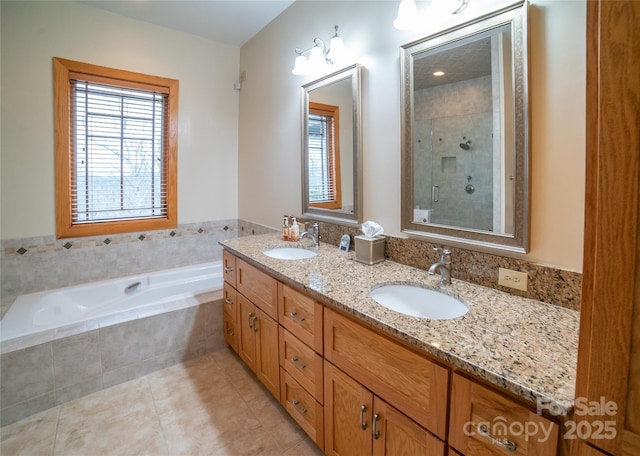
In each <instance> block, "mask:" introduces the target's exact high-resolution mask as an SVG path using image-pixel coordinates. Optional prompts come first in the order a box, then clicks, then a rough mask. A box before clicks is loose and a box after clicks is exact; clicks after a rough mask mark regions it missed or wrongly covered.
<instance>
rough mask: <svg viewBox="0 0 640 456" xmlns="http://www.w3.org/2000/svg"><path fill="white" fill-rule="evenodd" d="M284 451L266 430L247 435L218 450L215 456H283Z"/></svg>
mask: <svg viewBox="0 0 640 456" xmlns="http://www.w3.org/2000/svg"><path fill="white" fill-rule="evenodd" d="M282 453H283V450H282V448H280V446H279V445H278V444H277V443H276V441H275V440H274V439H272V438H271V435H270V434H269V432H267V431H266V430H259V431H257V432H253V433H251V434H246V435H244V436H242V437H241V438H239V439H236V440H234V441H232V442H230V443H229V444H228V445H225V446H224V447H222V448H216V449H215V452H212V453H210V454H215V456H258V455H259V456H282Z"/></svg>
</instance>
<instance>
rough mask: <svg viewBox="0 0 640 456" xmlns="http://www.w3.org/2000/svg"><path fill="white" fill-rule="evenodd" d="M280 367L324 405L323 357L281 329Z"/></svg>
mask: <svg viewBox="0 0 640 456" xmlns="http://www.w3.org/2000/svg"><path fill="white" fill-rule="evenodd" d="M280 366H282V367H283V368H284V369H285V370H286V371H287V372H289V374H290V376H291V377H293V378H294V379H295V380H296V382H298V383H299V384H300V385H302V386H303V387H304V388H305V389H306V390H307V391H308V392H309V393H311V394H312V395H313V397H314V398H315V399H316V400H317V401H318V402H319V403H321V404H322V402H323V393H322V388H323V384H322V356H320V355H318V354H317V353H316V352H315V351H313V349H312V348H311V347H309V346H307V345H305V344H304V343H303V342H302V341H301V340H299V339H298V338H297V337H295V336H294V335H293V334H291V333H290V332H289V331H288V330H286V329H285V328H283V327H282V326H281V327H280Z"/></svg>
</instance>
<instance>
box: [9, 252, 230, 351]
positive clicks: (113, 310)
mask: <svg viewBox="0 0 640 456" xmlns="http://www.w3.org/2000/svg"><path fill="white" fill-rule="evenodd" d="M222 282H223V278H222V264H221V262H212V263H203V264H198V265H192V266H186V267H182V268H176V269H167V270H164V271H158V272H153V273H149V274H140V275H135V276H129V277H124V278H119V279H112V280H104V281H99V282H93V283H88V284H83V285H76V286H71V287H65V288H58V289H54V290H47V291H42V292H37V293H31V294H26V295H22V296H19V297H18V298H17V299H16V300H15V302H14V303H13V305H12V306H11V308H10V309H9V310H8V311H7V313H6V314H5V316H4V318H3V319H2V320H1V321H0V341H1V342H2V343H3V344H5V343H7V342H9V341H12V340H13V339H17V338H23V337H24V336H29V335H36V334H39V333H47V334H49V336H48V337H46V338H45V340H51V339H55V338H56V337H55V334H60V333H65V330H66V334H65V335H68V334H69V328H70V327H74V326H76V327H77V326H82V324H83V323H90V322H93V324H92V325H89V326H90V327H93V328H95V327H96V325H97V326H98V327H99V326H101V325H103V324H107V323H109V321H112V322H120V321H124V320H123V318H124V319H135V318H140V317H142V316H145V315H146V316H148V315H153V314H156V313H161V312H164V311H168V310H170V308H171V306H173V307H174V308H175V307H178V308H179V307H185V306H188V305H190V303H189V301H190V300H191V301H194V302H193V303H192V304H191V305H197V304H198V300H197V299H194V298H196V297H197V296H199V295H202V294H205V293H210V292H214V291H217V290H221V289H222ZM118 316H124V317H123V318H118ZM89 329H91V328H89ZM73 332H76V331H73ZM42 341H43V340H39V341H37V342H42ZM2 351H3V352H5V350H4V349H3V350H2Z"/></svg>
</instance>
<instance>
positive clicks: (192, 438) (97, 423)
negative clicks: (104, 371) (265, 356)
mask: <svg viewBox="0 0 640 456" xmlns="http://www.w3.org/2000/svg"><path fill="white" fill-rule="evenodd" d="M0 454H1V455H2V456H12V455H28V456H36V455H54V456H55V455H65V456H66V455H78V456H80V455H82V456H93V455H96V456H97V455H100V456H105V455H117V456H129V455H131V456H138V455H153V456H155V455H170V456H173V455H189V456H191V455H214V456H218V455H220V456H238V455H247V456H248V455H251V456H253V455H261V456H263V455H264V456H266V455H278V456H307V455H309V456H317V455H321V454H322V452H321V451H320V450H319V449H318V448H317V447H316V446H315V445H314V444H313V443H312V442H311V440H310V439H309V438H308V437H307V436H306V434H305V433H304V432H303V431H302V429H300V427H299V426H298V425H297V424H296V423H295V422H294V421H293V420H292V419H291V418H290V417H289V416H288V415H287V413H286V412H285V411H284V410H283V409H282V407H280V405H279V404H278V403H277V401H276V400H275V399H274V398H273V397H272V396H271V394H270V393H269V392H267V390H266V389H265V388H263V387H262V385H261V384H260V383H259V381H258V380H257V379H256V377H255V376H254V375H253V374H252V373H251V371H249V369H248V368H247V367H246V366H245V365H244V364H243V363H242V361H240V359H239V358H238V356H236V355H235V353H233V352H232V351H230V350H227V349H226V348H224V349H222V350H219V351H216V352H213V353H210V354H207V355H204V356H202V357H199V358H197V359H194V360H191V361H188V362H186V363H184V364H178V365H175V366H172V367H169V368H166V369H163V370H160V371H157V372H153V373H151V374H148V375H146V376H145V377H141V378H138V379H135V380H131V381H129V382H127V383H122V384H120V385H117V386H114V387H112V388H109V389H106V390H102V391H99V392H97V393H94V394H91V395H89V396H85V397H83V398H81V399H77V400H74V401H72V402H67V403H66V404H62V405H60V406H58V407H55V408H52V409H49V410H46V411H44V412H41V413H38V414H37V415H33V416H31V417H28V418H25V419H24V420H22V421H19V422H17V423H14V424H11V425H9V426H5V427H3V428H1V429H0Z"/></svg>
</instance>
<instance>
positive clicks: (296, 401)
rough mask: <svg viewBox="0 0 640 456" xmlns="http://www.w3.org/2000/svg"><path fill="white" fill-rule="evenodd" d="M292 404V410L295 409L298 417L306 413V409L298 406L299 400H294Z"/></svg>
mask: <svg viewBox="0 0 640 456" xmlns="http://www.w3.org/2000/svg"><path fill="white" fill-rule="evenodd" d="M292 403H293V408H295V409H296V411H297V412H298V413H299V414H300V415H304V414H305V413H307V409H306V408H304V407H302V406H301V405H300V401H299V400H297V399H294V400H293V402H292Z"/></svg>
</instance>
